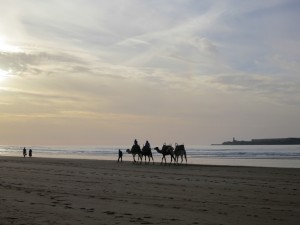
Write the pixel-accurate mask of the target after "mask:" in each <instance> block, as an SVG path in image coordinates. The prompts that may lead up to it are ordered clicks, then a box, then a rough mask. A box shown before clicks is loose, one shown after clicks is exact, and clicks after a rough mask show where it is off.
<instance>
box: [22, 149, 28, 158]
mask: <svg viewBox="0 0 300 225" xmlns="http://www.w3.org/2000/svg"><path fill="white" fill-rule="evenodd" d="M26 155H27V150H26V148H25V147H24V148H23V156H24V157H26Z"/></svg>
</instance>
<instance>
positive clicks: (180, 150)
mask: <svg viewBox="0 0 300 225" xmlns="http://www.w3.org/2000/svg"><path fill="white" fill-rule="evenodd" d="M174 155H175V159H176V163H177V164H178V158H179V156H180V157H181V164H182V162H183V157H184V158H185V164H187V159H186V151H185V147H184V145H178V144H177V143H175V151H174Z"/></svg>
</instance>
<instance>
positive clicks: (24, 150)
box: [23, 147, 32, 157]
mask: <svg viewBox="0 0 300 225" xmlns="http://www.w3.org/2000/svg"><path fill="white" fill-rule="evenodd" d="M26 155H27V150H26V148H25V147H24V148H23V156H24V157H26ZM28 155H29V157H32V149H29V151H28Z"/></svg>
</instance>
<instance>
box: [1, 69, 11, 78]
mask: <svg viewBox="0 0 300 225" xmlns="http://www.w3.org/2000/svg"><path fill="white" fill-rule="evenodd" d="M8 75H9V73H8V72H7V71H4V70H1V69H0V81H3V80H5V78H7V77H8Z"/></svg>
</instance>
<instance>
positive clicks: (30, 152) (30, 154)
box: [29, 149, 32, 157]
mask: <svg viewBox="0 0 300 225" xmlns="http://www.w3.org/2000/svg"><path fill="white" fill-rule="evenodd" d="M31 156H32V150H31V149H29V157H31Z"/></svg>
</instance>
